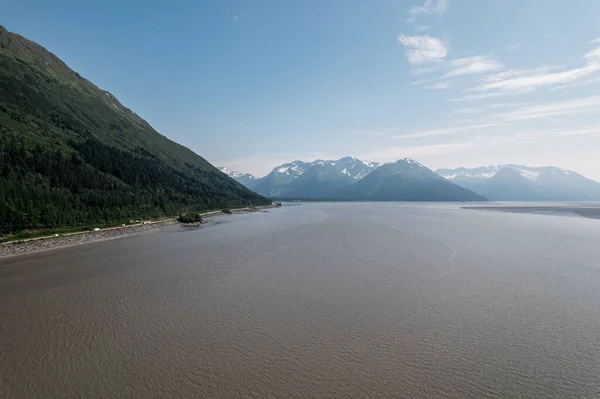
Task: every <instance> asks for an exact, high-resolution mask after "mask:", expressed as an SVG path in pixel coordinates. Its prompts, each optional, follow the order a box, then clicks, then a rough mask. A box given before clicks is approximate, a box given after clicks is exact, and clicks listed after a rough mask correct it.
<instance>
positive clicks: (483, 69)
mask: <svg viewBox="0 0 600 399" xmlns="http://www.w3.org/2000/svg"><path fill="white" fill-rule="evenodd" d="M448 68H449V69H450V70H449V71H448V72H447V73H446V74H445V75H444V77H453V76H464V75H477V74H482V73H487V72H494V71H498V70H500V69H502V68H504V65H502V63H500V62H498V61H496V60H495V59H493V58H491V57H488V56H482V55H477V56H474V57H468V58H458V59H455V60H452V61H450V62H448Z"/></svg>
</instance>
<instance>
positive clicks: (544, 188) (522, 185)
mask: <svg viewBox="0 0 600 399" xmlns="http://www.w3.org/2000/svg"><path fill="white" fill-rule="evenodd" d="M436 172H437V173H438V174H440V175H441V176H443V177H444V178H446V179H448V180H450V181H452V182H454V183H456V184H458V185H460V186H462V187H464V188H467V189H469V190H472V191H474V192H476V193H478V194H480V195H483V196H486V197H487V198H489V199H492V200H496V201H598V200H600V183H598V182H596V181H593V180H591V179H588V178H586V177H584V176H582V175H580V174H579V173H577V172H574V171H571V170H567V169H563V168H558V167H554V166H544V167H531V166H524V165H513V164H509V165H490V166H482V167H478V168H471V169H469V168H456V169H438V170H437V171H436Z"/></svg>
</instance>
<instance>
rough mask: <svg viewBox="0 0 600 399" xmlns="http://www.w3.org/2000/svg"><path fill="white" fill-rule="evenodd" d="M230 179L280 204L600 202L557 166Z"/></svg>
mask: <svg viewBox="0 0 600 399" xmlns="http://www.w3.org/2000/svg"><path fill="white" fill-rule="evenodd" d="M229 174H230V176H232V177H234V178H236V179H238V181H240V182H242V183H243V184H245V185H246V186H247V187H248V188H250V189H252V190H254V191H256V192H257V193H260V194H261V195H264V196H267V197H270V198H280V199H323V200H386V201H387V200H390V201H393V200H396V201H473V200H475V201H476V200H481V199H482V198H486V199H489V200H493V201H595V200H600V183H598V182H595V181H593V180H590V179H588V178H586V177H584V176H582V175H580V174H578V173H576V172H573V171H570V170H566V169H562V168H557V167H552V166H547V167H530V166H523V165H491V166H483V167H478V168H471V169H468V168H456V169H438V170H436V171H435V172H433V171H432V170H430V169H428V168H426V167H424V166H423V165H421V164H419V163H418V162H416V161H413V160H411V159H401V160H399V161H396V162H393V163H386V164H379V163H372V162H366V161H361V160H359V159H357V158H352V157H344V158H341V159H339V160H333V161H323V160H316V161H313V162H303V161H294V162H291V163H286V164H283V165H280V166H278V167H276V168H274V169H273V171H272V172H271V173H269V174H268V175H267V176H265V177H263V178H257V177H255V176H252V178H251V179H248V178H247V177H246V178H245V179H239V178H238V177H237V176H244V175H243V174H239V173H231V172H230V173H229ZM456 186H458V189H457V187H456ZM461 188H462V189H463V190H460V189H461Z"/></svg>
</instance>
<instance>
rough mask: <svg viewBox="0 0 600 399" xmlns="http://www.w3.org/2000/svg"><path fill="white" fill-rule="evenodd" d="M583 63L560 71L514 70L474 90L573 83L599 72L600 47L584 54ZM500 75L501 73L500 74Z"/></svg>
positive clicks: (501, 90)
mask: <svg viewBox="0 0 600 399" xmlns="http://www.w3.org/2000/svg"><path fill="white" fill-rule="evenodd" d="M584 59H585V64H584V66H582V67H579V68H573V69H569V70H566V71H562V72H548V71H542V70H538V69H536V70H521V71H519V70H515V71H510V73H512V76H511V75H510V74H507V75H504V76H498V75H496V80H495V81H492V82H489V83H486V84H483V85H479V86H477V87H475V88H473V89H472V90H474V91H492V92H493V91H495V92H507V93H511V92H518V91H520V90H528V89H529V90H537V89H539V88H541V87H547V86H561V85H565V84H570V83H574V82H576V81H578V80H580V79H583V78H587V77H589V76H591V75H594V74H596V73H598V72H600V47H598V48H596V49H594V50H592V51H590V52H588V53H587V54H585V55H584ZM500 75H501V74H500Z"/></svg>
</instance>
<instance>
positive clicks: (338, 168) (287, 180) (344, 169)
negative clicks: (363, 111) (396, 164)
mask: <svg viewBox="0 0 600 399" xmlns="http://www.w3.org/2000/svg"><path fill="white" fill-rule="evenodd" d="M379 165H380V164H378V163H376V162H365V161H361V160H360V159H358V158H353V157H344V158H340V159H337V160H327V161H326V160H322V159H317V160H315V161H312V162H304V161H294V162H289V163H285V164H283V165H279V166H277V167H275V168H274V169H273V171H272V172H271V173H269V174H268V175H267V176H265V177H263V178H261V179H258V180H257V181H256V182H254V183H251V185H250V186H249V187H250V188H251V189H253V190H254V191H256V192H257V193H261V194H263V195H266V196H269V197H278V198H281V197H285V196H289V197H290V198H296V197H298V196H299V197H302V198H314V197H315V196H317V194H318V195H319V196H323V195H325V194H324V193H325V191H327V190H326V189H325V187H326V186H327V185H329V188H331V189H334V188H337V187H339V186H340V185H344V184H350V183H352V182H353V181H354V180H360V179H362V178H363V177H364V176H366V175H367V174H369V173H371V172H372V171H373V170H375V169H376V168H377V167H378V166H379ZM308 171H311V172H312V173H310V175H309V176H308V177H304V175H305V174H306V173H307V172H308ZM301 177H303V178H302V179H300V178H301ZM296 180H298V182H296ZM309 187H313V188H311V189H309Z"/></svg>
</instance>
